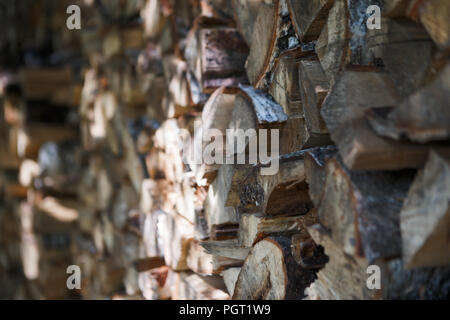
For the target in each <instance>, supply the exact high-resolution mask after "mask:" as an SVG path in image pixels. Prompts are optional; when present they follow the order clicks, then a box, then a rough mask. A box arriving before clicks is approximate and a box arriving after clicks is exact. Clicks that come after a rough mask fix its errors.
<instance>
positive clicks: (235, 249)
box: [200, 239, 250, 260]
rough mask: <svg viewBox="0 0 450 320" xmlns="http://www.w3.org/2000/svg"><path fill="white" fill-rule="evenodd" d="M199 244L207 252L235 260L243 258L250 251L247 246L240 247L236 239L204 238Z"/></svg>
mask: <svg viewBox="0 0 450 320" xmlns="http://www.w3.org/2000/svg"><path fill="white" fill-rule="evenodd" d="M200 244H201V246H202V247H203V248H205V250H206V252H208V253H209V254H212V255H220V256H223V257H226V258H230V259H235V260H244V259H245V258H246V257H247V255H248V253H249V251H250V249H249V248H247V247H242V246H241V245H240V244H239V241H238V239H232V240H222V241H214V240H206V241H202V242H200Z"/></svg>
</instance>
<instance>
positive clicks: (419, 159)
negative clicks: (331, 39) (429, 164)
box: [321, 70, 446, 170]
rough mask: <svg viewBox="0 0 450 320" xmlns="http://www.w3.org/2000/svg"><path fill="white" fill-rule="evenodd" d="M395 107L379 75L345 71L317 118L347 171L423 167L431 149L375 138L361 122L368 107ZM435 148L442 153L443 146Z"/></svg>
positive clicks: (389, 88)
mask: <svg viewBox="0 0 450 320" xmlns="http://www.w3.org/2000/svg"><path fill="white" fill-rule="evenodd" d="M350 97H351V99H350ZM344 101H345V102H344ZM398 103H399V100H398V96H397V94H396V92H395V90H393V83H392V82H391V81H390V79H388V78H387V77H386V76H384V75H382V74H379V73H374V72H365V71H350V70H348V71H345V72H343V73H342V74H341V75H340V76H339V77H338V79H337V81H336V85H335V86H334V87H333V89H332V90H331V92H330V94H329V95H328V96H327V98H326V100H325V102H324V106H323V107H322V111H321V115H322V117H323V118H324V120H325V122H326V124H327V127H328V130H329V131H330V135H331V138H332V139H333V141H334V142H335V143H336V145H337V146H338V149H339V153H340V155H341V156H342V159H343V161H344V163H345V164H346V165H347V166H348V167H349V168H351V169H362V170H363V169H367V170H372V169H378V170H380V169H381V170H383V169H385V170H392V169H402V168H417V167H420V166H421V165H423V164H424V162H425V161H426V157H427V154H428V151H429V150H430V148H431V147H432V145H421V144H414V143H411V142H407V141H402V142H396V141H393V140H390V139H385V138H382V137H379V136H377V135H376V134H375V133H374V132H373V131H372V129H371V128H370V125H369V124H368V123H367V121H366V119H365V116H364V112H365V110H367V109H368V108H369V106H368V104H370V105H371V106H372V107H374V108H376V107H386V106H396V105H397V104H398ZM369 146H370V147H369ZM435 147H436V148H438V149H439V150H445V149H446V147H445V145H444V146H435Z"/></svg>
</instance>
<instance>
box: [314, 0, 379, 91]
mask: <svg viewBox="0 0 450 320" xmlns="http://www.w3.org/2000/svg"><path fill="white" fill-rule="evenodd" d="M370 5H378V6H379V7H382V5H381V1H379V0H377V1H369V0H359V1H346V0H335V1H334V4H333V6H332V7H331V9H330V10H329V14H328V20H327V23H326V25H325V26H324V27H323V29H322V32H321V34H320V36H319V38H318V39H317V43H316V48H315V49H316V53H317V55H318V57H319V60H320V63H321V64H322V68H323V69H324V71H325V74H326V75H327V77H328V80H329V81H330V85H331V86H333V85H334V82H335V78H336V76H337V75H338V74H339V72H340V71H341V70H343V69H344V67H345V66H346V65H369V64H370V63H369V62H368V61H365V59H364V52H365V50H366V40H365V38H366V33H367V27H366V21H365V20H364V19H365V18H366V17H367V14H366V11H367V8H368V7H369V6H370Z"/></svg>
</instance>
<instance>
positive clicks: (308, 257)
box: [291, 223, 329, 270]
mask: <svg viewBox="0 0 450 320" xmlns="http://www.w3.org/2000/svg"><path fill="white" fill-rule="evenodd" d="M309 226H312V223H311V224H308V227H309ZM291 242H292V245H291V247H292V256H293V257H294V259H295V261H296V262H297V263H298V264H299V265H300V266H302V268H305V269H316V270H319V269H321V268H323V267H324V265H325V264H326V263H327V262H329V258H328V256H327V255H326V254H325V252H324V248H323V247H322V246H321V245H317V244H316V243H315V242H314V240H313V239H312V238H311V236H310V235H309V233H308V231H307V229H306V226H305V228H304V229H302V230H301V231H300V232H299V233H296V234H294V235H293V236H292V237H291Z"/></svg>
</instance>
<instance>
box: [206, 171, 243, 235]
mask: <svg viewBox="0 0 450 320" xmlns="http://www.w3.org/2000/svg"><path fill="white" fill-rule="evenodd" d="M226 173H227V172H226V171H225V168H224V167H223V166H222V167H221V168H220V169H219V172H218V173H217V178H216V179H215V180H214V182H213V183H212V184H211V185H210V186H209V190H208V196H207V198H206V200H205V217H206V222H207V225H208V230H209V231H210V232H211V231H212V228H213V226H215V225H227V224H232V223H237V222H238V220H237V216H236V209H235V208H233V207H226V206H225V201H226V198H227V194H228V191H229V188H230V183H231V180H230V178H231V177H230V176H229V175H227V174H226Z"/></svg>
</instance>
